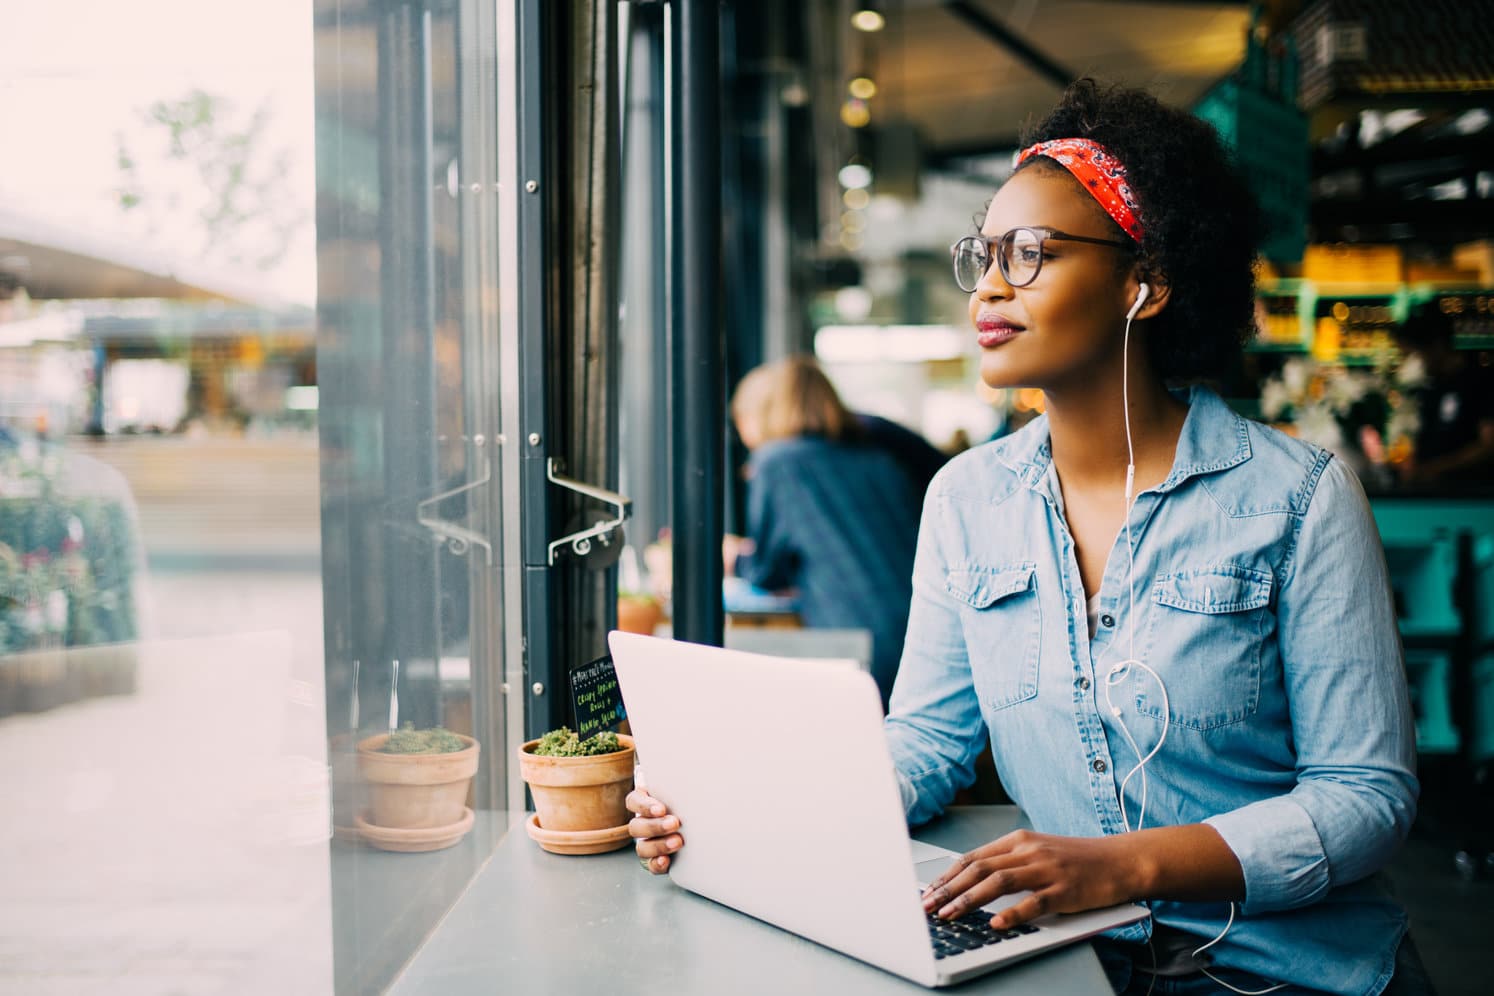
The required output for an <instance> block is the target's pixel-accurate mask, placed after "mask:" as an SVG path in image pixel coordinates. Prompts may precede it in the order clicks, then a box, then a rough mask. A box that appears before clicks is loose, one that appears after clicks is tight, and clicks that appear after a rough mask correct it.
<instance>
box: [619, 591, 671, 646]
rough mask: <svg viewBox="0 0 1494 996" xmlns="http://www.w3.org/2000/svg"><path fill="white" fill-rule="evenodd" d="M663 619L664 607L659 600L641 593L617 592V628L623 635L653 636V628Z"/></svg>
mask: <svg viewBox="0 0 1494 996" xmlns="http://www.w3.org/2000/svg"><path fill="white" fill-rule="evenodd" d="M663 619H664V606H663V605H662V604H661V603H660V602H659V599H658V598H657V597H655V596H653V595H650V594H648V593H647V592H643V591H629V590H627V589H624V588H619V589H618V591H617V628H618V629H620V630H622V631H623V632H624V633H642V634H643V635H644V636H653V635H654V627H656V626H658V625H659V623H660V622H661V621H663Z"/></svg>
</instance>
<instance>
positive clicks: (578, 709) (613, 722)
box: [571, 654, 628, 740]
mask: <svg viewBox="0 0 1494 996" xmlns="http://www.w3.org/2000/svg"><path fill="white" fill-rule="evenodd" d="M571 710H572V712H573V713H574V714H575V720H576V735H577V736H579V737H580V738H581V739H582V740H585V739H586V738H587V737H589V736H591V735H592V734H594V733H599V732H601V731H602V730H606V729H610V728H612V727H615V726H617V724H618V723H620V722H622V721H623V720H624V719H626V718H627V716H628V714H627V712H626V711H625V710H624V709H623V701H622V692H621V691H620V690H619V689H618V687H617V671H616V670H615V669H614V668H613V667H612V655H611V654H607V655H605V656H603V657H598V658H597V659H596V660H594V661H592V662H591V663H589V664H582V665H581V666H579V667H573V668H571Z"/></svg>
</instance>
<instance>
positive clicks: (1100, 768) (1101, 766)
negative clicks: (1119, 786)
mask: <svg viewBox="0 0 1494 996" xmlns="http://www.w3.org/2000/svg"><path fill="white" fill-rule="evenodd" d="M1090 767H1091V768H1094V769H1095V772H1096V773H1098V774H1101V775H1103V774H1104V773H1105V759H1104V758H1100V757H1097V758H1095V763H1094V764H1091V765H1090Z"/></svg>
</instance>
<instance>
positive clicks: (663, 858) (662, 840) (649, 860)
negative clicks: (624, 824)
mask: <svg viewBox="0 0 1494 996" xmlns="http://www.w3.org/2000/svg"><path fill="white" fill-rule="evenodd" d="M624 805H626V806H627V807H628V811H629V812H631V813H632V814H633V818H632V819H631V820H629V821H628V833H629V834H631V835H632V836H633V846H634V848H635V850H637V852H638V857H639V860H640V861H642V863H643V867H645V868H647V869H648V870H649V872H650V873H651V874H653V875H663V874H664V873H666V872H668V871H669V864H670V857H669V856H670V855H671V854H674V853H675V852H676V851H678V850H679V849H680V848H681V847H682V846H684V843H685V838H683V837H681V836H680V835H679V833H678V832H677V831H678V830H679V828H680V818H679V817H678V816H675V815H674V814H673V813H671V812H670V811H669V809H668V807H666V806H665V805H664V804H663V803H662V802H660V801H659V800H658V799H655V798H654V797H653V796H651V795H649V794H648V792H647V791H645V790H644V789H641V788H636V789H634V790H633V791H631V792H629V793H628V798H627V799H626V800H625V801H624Z"/></svg>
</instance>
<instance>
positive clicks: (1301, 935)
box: [629, 81, 1425, 996]
mask: <svg viewBox="0 0 1494 996" xmlns="http://www.w3.org/2000/svg"><path fill="white" fill-rule="evenodd" d="M1252 218H1253V211H1252V207H1251V204H1250V199H1249V196H1248V194H1247V193H1246V192H1245V189H1244V188H1243V186H1242V184H1241V182H1240V181H1239V179H1238V177H1237V176H1236V175H1235V174H1234V172H1233V171H1232V170H1231V169H1230V167H1229V165H1228V162H1227V158H1226V156H1225V154H1224V152H1223V151H1222V149H1221V147H1220V145H1219V142H1218V139H1217V136H1216V135H1215V134H1214V133H1213V131H1212V129H1210V128H1209V127H1208V126H1207V125H1205V124H1203V123H1202V122H1200V121H1198V120H1196V119H1194V118H1192V117H1191V116H1190V115H1187V114H1185V113H1183V112H1181V111H1178V110H1173V109H1169V108H1166V107H1164V106H1162V105H1161V104H1160V103H1158V102H1157V101H1156V100H1154V99H1153V98H1151V97H1150V96H1148V95H1146V94H1144V93H1141V92H1138V91H1130V90H1121V89H1115V90H1102V89H1100V88H1098V87H1097V86H1095V85H1094V83H1093V82H1091V81H1081V82H1080V83H1077V84H1075V85H1074V86H1072V87H1070V88H1069V90H1068V91H1067V92H1066V93H1065V95H1064V98H1063V100H1062V102H1061V103H1060V104H1059V106H1058V107H1057V108H1056V109H1055V110H1054V111H1053V112H1052V113H1051V114H1049V115H1048V117H1047V118H1046V119H1045V120H1043V121H1042V122H1041V123H1039V124H1038V125H1037V126H1036V128H1035V130H1034V131H1033V133H1032V134H1031V135H1030V136H1028V138H1027V140H1026V141H1025V142H1024V150H1023V152H1022V153H1021V154H1020V157H1019V164H1018V167H1017V170H1016V172H1015V173H1014V174H1013V176H1012V178H1011V179H1010V180H1009V181H1008V182H1007V183H1006V184H1004V185H1003V186H1002V187H1001V189H1000V190H999V191H998V192H997V194H996V196H995V197H994V198H993V199H992V201H991V203H990V205H989V209H988V210H987V212H986V215H985V218H984V222H983V224H982V225H981V228H980V233H979V234H978V235H976V236H972V237H970V238H968V239H965V240H962V241H961V242H960V243H958V244H957V245H956V248H955V269H956V275H957V278H958V279H959V280H960V282H961V285H962V287H963V289H965V290H967V291H969V292H970V317H971V321H972V324H973V325H974V326H975V329H976V334H977V338H978V340H979V343H980V346H981V349H982V354H981V376H982V379H983V380H984V381H985V382H986V383H987V384H989V385H991V386H992V387H1015V386H1035V387H1039V388H1041V389H1042V390H1043V392H1044V395H1045V398H1046V414H1045V416H1044V417H1042V418H1040V419H1037V420H1036V421H1034V422H1033V423H1031V424H1030V425H1028V426H1027V427H1025V428H1024V429H1022V430H1021V431H1019V432H1017V433H1015V434H1013V435H1012V436H1009V437H1006V438H1004V439H1002V440H999V441H997V442H994V443H991V444H988V445H985V446H982V447H978V448H976V449H974V450H971V451H968V452H967V453H965V454H962V455H961V456H959V457H956V458H955V459H954V460H953V461H951V463H950V464H949V466H947V467H946V468H945V469H944V470H943V471H941V472H940V474H939V475H938V476H937V477H936V478H935V479H934V482H933V484H932V485H931V486H930V488H929V493H928V496H927V499H926V501H925V505H924V513H923V519H922V525H921V531H920V534H919V540H918V554H917V560H916V564H915V568H914V595H913V604H912V609H911V614H910V618H909V624H908V635H907V641H906V649H905V652H904V655H903V659H902V663H901V669H900V673H899V674H900V676H899V680H898V683H897V686H896V688H895V690H894V693H893V696H892V703H891V712H890V715H889V716H888V718H887V736H888V741H889V744H890V747H891V751H892V757H893V760H894V763H895V764H896V767H897V769H898V773H899V781H900V784H901V788H902V793H903V801H904V805H905V809H906V811H907V815H908V820H909V822H910V823H912V824H917V823H921V822H923V821H925V820H927V819H929V818H931V817H933V816H934V815H936V814H937V813H938V812H939V811H940V810H941V809H942V808H943V807H944V806H946V805H948V803H949V801H950V800H951V798H952V797H953V795H954V793H955V791H956V790H957V789H959V788H961V787H962V786H964V785H966V784H969V782H970V780H971V777H972V776H971V766H972V761H973V759H974V758H975V757H976V755H977V754H978V753H979V751H980V750H981V748H982V746H983V743H984V740H985V737H986V734H987V731H989V735H990V741H991V745H992V749H993V752H994V755H995V758H996V763H997V766H998V769H999V771H1000V773H1001V777H1002V781H1003V782H1004V784H1005V785H1006V787H1007V788H1008V790H1009V791H1010V793H1011V795H1012V797H1013V799H1014V800H1015V801H1016V802H1017V803H1018V804H1019V805H1020V806H1021V807H1022V808H1023V809H1024V810H1025V812H1026V814H1027V816H1028V817H1029V819H1030V820H1031V822H1032V825H1033V826H1034V828H1035V830H1033V831H1021V832H1018V833H1015V834H1011V835H1008V836H1007V837H1003V838H1002V839H1000V840H997V841H993V842H991V843H989V844H987V845H985V846H983V847H981V848H978V849H976V850H974V851H972V852H970V853H969V854H966V855H964V856H962V858H961V859H960V860H959V861H958V862H957V863H956V865H955V866H954V867H952V868H951V869H950V870H949V872H947V873H946V874H945V875H943V876H942V877H941V878H940V879H939V880H937V881H936V882H934V883H933V884H932V885H931V886H930V888H929V890H928V892H927V893H926V896H925V903H924V905H925V908H926V909H927V910H928V911H929V912H930V913H933V914H935V915H939V916H944V917H952V916H958V915H960V914H961V913H963V912H964V911H966V910H967V909H971V908H974V907H977V906H980V905H983V904H986V903H989V902H990V901H992V900H993V899H995V898H996V897H998V896H1000V895H1003V894H1008V893H1013V892H1017V891H1020V890H1029V891H1030V892H1031V895H1030V896H1029V897H1028V898H1026V899H1024V900H1022V901H1020V902H1019V903H1017V904H1016V905H1015V906H1013V907H1011V908H1010V909H1009V910H1007V911H1005V912H1003V913H1001V914H999V915H997V916H995V917H994V918H993V924H994V925H996V926H1012V925H1014V924H1017V923H1021V922H1023V921H1025V920H1028V919H1030V918H1032V917H1036V916H1039V915H1042V914H1046V913H1054V912H1064V911H1075V910H1082V909H1089V908H1095V907H1100V906H1105V905H1108V904H1111V903H1116V902H1121V901H1125V900H1139V901H1146V902H1148V904H1149V905H1150V906H1151V908H1152V912H1153V916H1152V919H1151V920H1150V922H1146V923H1142V924H1138V925H1135V926H1132V927H1128V928H1124V929H1122V930H1119V931H1115V932H1113V933H1112V935H1111V936H1110V937H1108V938H1106V939H1105V940H1103V941H1101V942H1099V943H1097V945H1096V948H1097V950H1098V951H1099V952H1100V954H1101V959H1102V961H1103V963H1104V965H1105V968H1106V971H1107V974H1108V975H1109V977H1110V980H1111V982H1112V984H1113V985H1114V987H1115V988H1116V990H1117V991H1118V992H1134V993H1138V994H1139V993H1145V992H1149V991H1151V990H1152V989H1153V987H1154V986H1157V987H1160V988H1158V990H1157V991H1159V992H1173V993H1219V992H1224V991H1226V990H1233V991H1236V992H1248V993H1259V992H1264V991H1276V990H1278V989H1283V988H1287V987H1290V989H1291V990H1293V991H1314V990H1318V991H1331V992H1338V993H1352V994H1356V996H1370V994H1375V993H1379V992H1381V991H1384V990H1386V988H1387V986H1390V988H1391V990H1392V991H1396V990H1397V989H1398V990H1399V991H1425V989H1424V977H1423V976H1420V975H1419V964H1418V963H1417V961H1416V959H1415V954H1414V950H1413V949H1412V948H1411V946H1410V942H1409V940H1406V939H1405V936H1406V917H1405V914H1404V912H1403V911H1402V910H1401V909H1400V908H1399V907H1398V906H1397V905H1396V904H1395V902H1394V901H1393V900H1392V899H1391V898H1390V897H1389V896H1388V894H1387V892H1386V890H1385V888H1384V887H1383V885H1382V884H1381V883H1380V881H1379V880H1378V878H1377V877H1376V876H1375V873H1376V872H1377V871H1378V870H1379V869H1380V868H1381V867H1382V866H1383V865H1384V864H1385V862H1386V861H1387V860H1389V858H1390V856H1391V855H1392V853H1393V852H1394V851H1395V849H1396V847H1397V846H1398V845H1399V843H1400V841H1401V840H1402V839H1403V837H1404V835H1405V833H1406V831H1407V829H1408V827H1409V826H1410V824H1411V821H1412V819H1413V817H1414V815H1415V799H1416V794H1417V783H1416V779H1415V776H1414V774H1413V771H1412V767H1413V763H1414V755H1413V734H1412V727H1411V720H1410V710H1409V707H1408V702H1407V694H1406V688H1405V683H1404V679H1403V676H1402V671H1401V656H1400V644H1399V639H1398V635H1397V632H1396V628H1395V613H1394V611H1393V608H1392V604H1391V596H1390V588H1389V584H1388V580H1387V575H1386V570H1385V564H1384V558H1383V554H1382V552H1381V549H1380V544H1379V541H1378V537H1377V535H1376V532H1375V528H1374V523H1373V520H1372V519H1371V517H1370V512H1369V508H1368V504H1367V502H1366V500H1365V498H1364V495H1363V492H1362V490H1361V489H1360V487H1359V484H1358V482H1357V480H1356V479H1355V477H1354V475H1353V474H1352V473H1351V472H1349V471H1348V470H1346V469H1345V468H1344V467H1343V466H1342V465H1341V464H1340V463H1338V462H1337V461H1336V460H1334V459H1333V458H1332V456H1331V455H1330V454H1328V453H1325V452H1323V451H1321V450H1319V449H1316V448H1314V447H1312V446H1309V445H1307V444H1305V443H1301V442H1299V441H1296V440H1293V439H1290V438H1288V437H1286V436H1284V435H1282V434H1280V433H1277V432H1275V431H1273V430H1270V429H1268V428H1265V427H1263V426H1261V425H1258V424H1256V423H1253V422H1249V421H1246V420H1244V419H1242V418H1239V417H1237V416H1236V415H1234V414H1233V413H1232V412H1231V411H1230V410H1229V409H1228V408H1227V407H1226V406H1225V405H1224V403H1223V402H1222V401H1221V400H1220V399H1219V397H1218V396H1217V395H1215V394H1214V393H1212V392H1211V391H1209V390H1207V389H1204V388H1201V387H1195V388H1193V389H1192V390H1191V391H1190V392H1187V393H1173V392H1172V391H1170V390H1169V385H1170V384H1173V383H1177V382H1181V381H1198V380H1200V379H1202V378H1206V377H1208V376H1210V375H1212V374H1215V373H1217V372H1219V371H1220V370H1222V369H1224V368H1225V367H1227V365H1228V364H1229V363H1230V362H1231V361H1232V360H1233V359H1234V357H1235V355H1236V354H1237V353H1238V351H1239V350H1240V348H1241V344H1242V342H1243V341H1244V338H1245V336H1247V335H1248V334H1249V331H1250V328H1251V313H1252V305H1253V286H1252V269H1251V264H1252V257H1253V245H1254V240H1253V224H1252ZM1086 617H1087V618H1086ZM1086 623H1087V624H1086ZM629 805H630V808H631V809H632V810H633V811H634V812H635V813H637V814H639V817H638V818H637V819H635V820H634V821H633V823H632V832H633V834H634V836H635V837H637V838H639V840H638V845H637V847H638V853H639V855H640V856H641V857H642V858H644V859H645V860H646V861H647V862H648V864H649V868H650V870H651V871H654V872H662V871H664V870H667V867H668V856H669V854H671V853H672V852H673V851H675V850H677V849H678V847H679V846H681V844H682V839H681V835H680V834H679V833H678V832H677V830H678V828H679V822H678V819H677V818H676V817H675V816H674V815H672V814H667V813H664V812H662V807H660V806H658V805H657V803H656V801H655V800H653V799H652V798H651V797H649V796H648V795H646V794H645V793H643V792H638V793H635V794H634V795H633V796H632V797H630V803H629ZM686 815H687V816H688V814H686ZM1159 976H1160V977H1163V978H1161V979H1160V980H1159ZM1221 987H1222V988H1221Z"/></svg>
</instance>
